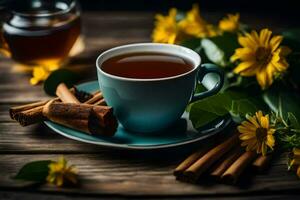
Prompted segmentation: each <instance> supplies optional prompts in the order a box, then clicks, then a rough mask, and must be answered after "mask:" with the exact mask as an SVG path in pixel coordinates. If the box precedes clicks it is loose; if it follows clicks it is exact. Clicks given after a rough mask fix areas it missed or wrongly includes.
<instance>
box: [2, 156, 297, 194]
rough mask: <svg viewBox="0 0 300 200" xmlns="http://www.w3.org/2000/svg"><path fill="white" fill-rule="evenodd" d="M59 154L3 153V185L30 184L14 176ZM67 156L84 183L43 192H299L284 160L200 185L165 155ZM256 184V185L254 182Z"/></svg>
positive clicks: (294, 178)
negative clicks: (177, 174)
mask: <svg viewBox="0 0 300 200" xmlns="http://www.w3.org/2000/svg"><path fill="white" fill-rule="evenodd" d="M57 157H58V155H57V154H54V155H53V154H47V155H42V154H39V155H37V154H34V155H28V154H24V155H19V154H11V155H2V156H1V161H0V166H1V171H0V177H2V178H1V179H2V181H1V182H0V187H3V188H12V187H16V188H19V189H22V188H23V189H24V187H29V186H30V185H29V184H24V183H23V182H19V181H14V180H12V179H11V177H12V176H13V175H14V174H15V173H16V172H17V170H18V169H19V168H20V167H21V166H22V165H23V164H24V163H26V162H28V161H33V160H37V159H56V158H57ZM66 158H67V159H68V160H69V161H70V162H71V163H72V164H75V165H76V166H77V167H78V169H79V172H80V177H81V180H82V185H81V186H80V189H77V190H76V191H75V190H74V189H60V190H57V189H56V188H54V187H52V186H41V187H38V188H34V187H33V188H34V190H40V191H56V192H62V193H72V192H76V193H80V194H85V193H88V194H107V195H112V194H121V195H215V194H218V195H233V194H249V193H256V194H264V193H267V194H280V193H286V192H290V193H291V194H293V193H297V192H299V189H300V183H299V180H298V178H297V177H296V176H295V175H294V174H288V173H287V171H286V165H285V163H283V160H282V159H280V160H278V161H277V162H275V163H274V164H273V165H272V168H271V169H270V170H269V171H268V173H267V175H257V176H255V177H253V179H250V182H249V183H244V184H243V185H239V186H232V185H225V184H213V183H211V182H209V181H206V180H202V182H201V183H200V184H198V185H195V184H189V183H182V182H178V181H176V180H175V178H174V176H173V175H172V169H174V167H175V165H176V163H174V160H173V159H170V158H168V157H166V159H164V158H162V156H157V157H156V158H155V157H151V158H149V157H148V158H146V157H144V158H143V157H142V156H132V155H127V154H126V153H122V152H118V153H115V154H114V153H99V154H68V155H66ZM252 183H253V184H252Z"/></svg>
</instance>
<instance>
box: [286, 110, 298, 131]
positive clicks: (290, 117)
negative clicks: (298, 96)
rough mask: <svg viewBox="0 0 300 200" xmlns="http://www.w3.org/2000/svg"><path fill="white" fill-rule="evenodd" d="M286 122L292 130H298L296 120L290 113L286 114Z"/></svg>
mask: <svg viewBox="0 0 300 200" xmlns="http://www.w3.org/2000/svg"><path fill="white" fill-rule="evenodd" d="M288 120H289V122H290V126H291V127H292V128H293V129H298V130H300V124H299V122H298V120H297V118H296V117H295V115H294V114H293V113H291V112H288Z"/></svg>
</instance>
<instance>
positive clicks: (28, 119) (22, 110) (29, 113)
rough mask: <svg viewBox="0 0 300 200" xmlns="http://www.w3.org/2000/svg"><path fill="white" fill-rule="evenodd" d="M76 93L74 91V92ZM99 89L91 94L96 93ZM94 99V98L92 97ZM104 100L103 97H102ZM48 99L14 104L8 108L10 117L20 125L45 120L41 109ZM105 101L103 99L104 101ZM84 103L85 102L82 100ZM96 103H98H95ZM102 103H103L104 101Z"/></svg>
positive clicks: (56, 99) (72, 91)
mask: <svg viewBox="0 0 300 200" xmlns="http://www.w3.org/2000/svg"><path fill="white" fill-rule="evenodd" d="M70 92H71V93H74V92H75V90H74V88H71V89H70ZM75 94H76V92H75ZM97 94H99V91H97V92H95V93H94V94H93V96H94V95H97ZM97 98H99V99H98V101H100V100H101V96H99V95H97ZM94 99H95V98H94ZM58 100H59V97H56V98H54V99H52V100H51V101H58ZM102 100H103V101H104V99H102ZM49 101H50V100H46V101H39V102H34V103H30V104H26V105H21V106H16V107H12V108H10V109H9V114H10V117H11V119H13V120H16V121H18V122H19V123H20V124H21V125H22V126H28V125H31V124H34V123H38V122H41V121H43V120H45V117H44V116H43V113H42V110H43V106H45V105H46V103H48V102H49ZM104 102H105V101H104ZM84 103H86V102H84ZM97 105H98V104H97ZM102 105H105V104H104V103H103V104H102Z"/></svg>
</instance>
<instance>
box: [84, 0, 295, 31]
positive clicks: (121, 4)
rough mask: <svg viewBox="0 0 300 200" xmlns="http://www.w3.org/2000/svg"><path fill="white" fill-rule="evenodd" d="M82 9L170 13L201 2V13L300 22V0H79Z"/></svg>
mask: <svg viewBox="0 0 300 200" xmlns="http://www.w3.org/2000/svg"><path fill="white" fill-rule="evenodd" d="M79 1H80V4H81V7H82V10H83V11H85V10H93V11H150V12H167V10H168V9H169V8H170V7H176V8H178V9H180V10H189V9H190V8H191V6H192V5H193V4H194V3H198V4H199V6H200V10H201V12H202V13H203V14H204V16H205V13H207V12H209V13H219V14H225V13H234V12H240V13H241V14H242V16H245V15H256V17H266V18H269V19H270V20H272V19H273V20H274V21H277V22H279V21H282V23H285V26H289V25H290V26H292V27H295V26H299V25H300V7H299V6H298V5H299V4H300V1H299V0H198V1H197V0H79Z"/></svg>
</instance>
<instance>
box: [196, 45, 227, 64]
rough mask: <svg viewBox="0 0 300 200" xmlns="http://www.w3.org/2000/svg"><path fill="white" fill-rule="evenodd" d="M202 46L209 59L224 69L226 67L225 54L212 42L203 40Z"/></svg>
mask: <svg viewBox="0 0 300 200" xmlns="http://www.w3.org/2000/svg"><path fill="white" fill-rule="evenodd" d="M201 45H202V47H203V49H204V52H205V54H206V56H207V57H208V59H209V60H210V61H212V62H214V63H215V64H217V65H220V66H222V67H224V66H226V60H225V53H224V51H222V50H221V49H220V48H219V47H218V46H217V45H216V44H215V43H214V42H213V41H212V40H210V39H203V40H202V41H201Z"/></svg>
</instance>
